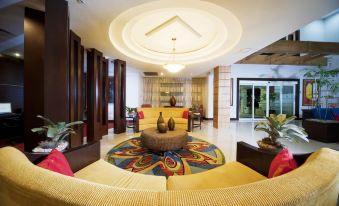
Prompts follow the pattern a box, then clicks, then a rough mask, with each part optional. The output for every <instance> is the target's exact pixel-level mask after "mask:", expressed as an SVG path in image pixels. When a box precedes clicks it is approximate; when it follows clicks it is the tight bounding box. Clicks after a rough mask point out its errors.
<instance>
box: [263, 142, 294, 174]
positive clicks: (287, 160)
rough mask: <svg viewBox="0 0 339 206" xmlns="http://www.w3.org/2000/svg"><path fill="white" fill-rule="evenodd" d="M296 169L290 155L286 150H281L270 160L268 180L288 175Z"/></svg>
mask: <svg viewBox="0 0 339 206" xmlns="http://www.w3.org/2000/svg"><path fill="white" fill-rule="evenodd" d="M297 167H298V165H297V162H296V161H295V159H294V158H293V155H292V153H290V152H289V151H288V149H287V148H284V149H282V150H281V151H280V152H279V153H278V154H277V155H276V156H275V157H274V159H273V160H272V162H271V165H270V171H269V173H268V178H272V177H277V176H280V175H283V174H285V173H288V172H290V171H292V170H294V169H296V168H297Z"/></svg>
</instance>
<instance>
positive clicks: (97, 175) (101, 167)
mask: <svg viewBox="0 0 339 206" xmlns="http://www.w3.org/2000/svg"><path fill="white" fill-rule="evenodd" d="M74 176H75V177H77V178H80V179H84V180H88V181H91V182H96V183H100V184H104V185H109V186H114V187H119V188H126V189H139V190H152V191H166V178H165V177H163V176H153V175H143V174H139V173H134V172H129V171H126V170H123V169H120V168H118V167H116V166H114V165H112V164H110V163H108V162H106V161H104V160H98V161H96V162H94V163H92V164H90V165H88V166H87V167H85V168H83V169H82V170H79V171H78V172H76V173H75V174H74Z"/></svg>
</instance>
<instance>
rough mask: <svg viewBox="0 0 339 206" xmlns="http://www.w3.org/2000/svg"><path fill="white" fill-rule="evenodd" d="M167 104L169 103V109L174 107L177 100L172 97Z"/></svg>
mask: <svg viewBox="0 0 339 206" xmlns="http://www.w3.org/2000/svg"><path fill="white" fill-rule="evenodd" d="M169 103H170V105H171V107H175V104H176V103H177V100H176V99H175V97H174V96H172V97H171V98H170V100H169Z"/></svg>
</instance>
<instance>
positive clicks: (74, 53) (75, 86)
mask: <svg viewBox="0 0 339 206" xmlns="http://www.w3.org/2000/svg"><path fill="white" fill-rule="evenodd" d="M69 40H70V41H69V43H70V45H69V65H70V67H69V88H70V90H69V121H71V122H73V121H82V120H83V102H82V95H83V91H82V84H83V75H84V72H83V62H82V61H83V54H82V52H83V49H82V48H81V39H80V37H79V36H78V35H76V34H75V33H74V32H73V31H70V38H69ZM74 129H75V131H76V134H75V135H72V137H71V141H70V143H71V144H70V146H71V148H74V147H78V146H80V145H82V143H83V125H79V126H75V127H74Z"/></svg>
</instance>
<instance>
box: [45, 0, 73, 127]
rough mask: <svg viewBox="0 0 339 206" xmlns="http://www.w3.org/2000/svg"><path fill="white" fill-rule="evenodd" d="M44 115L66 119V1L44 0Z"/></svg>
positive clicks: (67, 109)
mask: <svg viewBox="0 0 339 206" xmlns="http://www.w3.org/2000/svg"><path fill="white" fill-rule="evenodd" d="M45 12H46V15H45V54H44V56H45V58H44V61H45V64H44V66H45V68H44V111H45V113H44V115H45V116H46V117H48V118H50V119H51V120H53V121H55V122H58V121H65V122H68V121H69V106H68V105H69V78H68V76H69V65H68V64H69V57H68V52H69V23H68V22H69V18H68V3H67V1H65V0H58V1H55V0H46V1H45Z"/></svg>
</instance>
